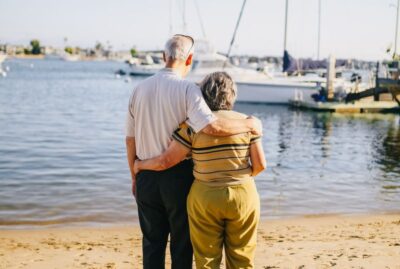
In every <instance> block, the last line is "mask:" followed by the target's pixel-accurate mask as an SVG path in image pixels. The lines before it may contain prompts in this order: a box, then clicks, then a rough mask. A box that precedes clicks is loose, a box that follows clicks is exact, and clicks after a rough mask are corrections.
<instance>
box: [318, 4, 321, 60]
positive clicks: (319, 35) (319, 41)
mask: <svg viewBox="0 0 400 269" xmlns="http://www.w3.org/2000/svg"><path fill="white" fill-rule="evenodd" d="M320 45H321V0H318V48H317V60H319V53H320Z"/></svg>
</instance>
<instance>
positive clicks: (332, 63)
mask: <svg viewBox="0 0 400 269" xmlns="http://www.w3.org/2000/svg"><path fill="white" fill-rule="evenodd" d="M335 67H336V59H335V57H334V56H333V55H330V56H329V60H328V70H327V75H326V88H327V93H328V94H327V95H328V96H327V99H328V101H333V98H334V93H335V90H334V88H333V83H334V81H335V77H336V70H335Z"/></svg>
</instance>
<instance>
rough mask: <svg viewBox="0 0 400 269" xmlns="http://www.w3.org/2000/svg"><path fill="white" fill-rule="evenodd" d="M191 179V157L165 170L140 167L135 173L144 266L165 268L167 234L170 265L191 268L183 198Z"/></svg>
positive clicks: (147, 267)
mask: <svg viewBox="0 0 400 269" xmlns="http://www.w3.org/2000/svg"><path fill="white" fill-rule="evenodd" d="M193 180H194V177H193V163H192V161H191V160H185V161H183V162H181V163H179V164H177V165H176V166H174V167H172V168H170V169H168V170H165V171H141V172H140V173H139V174H138V175H137V180H136V202H137V205H138V211H139V221H140V228H141V230H142V233H143V268H144V269H164V268H165V250H166V245H167V241H168V235H169V234H170V253H171V260H172V266H171V268H172V269H190V268H192V260H193V249H192V244H191V242H190V234H189V224H188V216H187V211H186V199H187V196H188V194H189V191H190V187H191V186H192V183H193Z"/></svg>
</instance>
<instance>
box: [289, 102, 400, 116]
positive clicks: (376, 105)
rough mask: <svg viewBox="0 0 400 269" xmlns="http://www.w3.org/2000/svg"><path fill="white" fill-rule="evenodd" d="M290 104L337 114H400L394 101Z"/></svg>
mask: <svg viewBox="0 0 400 269" xmlns="http://www.w3.org/2000/svg"><path fill="white" fill-rule="evenodd" d="M289 104H290V105H291V106H292V107H294V108H298V109H304V110H312V111H324V112H336V113H400V106H399V105H398V104H397V102H394V101H368V102H363V101H356V102H352V103H343V102H309V101H301V100H291V101H289Z"/></svg>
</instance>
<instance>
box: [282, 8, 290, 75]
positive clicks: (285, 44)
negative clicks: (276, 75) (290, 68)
mask: <svg viewBox="0 0 400 269" xmlns="http://www.w3.org/2000/svg"><path fill="white" fill-rule="evenodd" d="M288 9H289V0H286V6H285V33H284V36H283V66H282V72H284V73H286V71H285V68H286V64H285V62H286V61H285V59H286V58H287V57H288V52H287V50H286V49H287V22H288Z"/></svg>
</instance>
